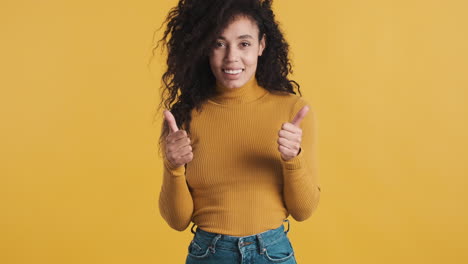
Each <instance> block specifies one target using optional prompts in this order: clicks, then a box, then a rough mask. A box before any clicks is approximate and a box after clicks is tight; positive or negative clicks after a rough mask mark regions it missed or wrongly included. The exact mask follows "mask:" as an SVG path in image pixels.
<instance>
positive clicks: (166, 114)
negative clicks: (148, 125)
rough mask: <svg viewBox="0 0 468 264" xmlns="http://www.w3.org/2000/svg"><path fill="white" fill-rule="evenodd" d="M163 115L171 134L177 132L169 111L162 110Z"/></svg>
mask: <svg viewBox="0 0 468 264" xmlns="http://www.w3.org/2000/svg"><path fill="white" fill-rule="evenodd" d="M163 114H164V119H165V120H166V122H167V124H168V125H169V128H170V130H171V132H177V131H179V128H178V127H177V123H176V120H175V118H174V116H173V115H172V113H171V112H170V111H168V110H164V112H163Z"/></svg>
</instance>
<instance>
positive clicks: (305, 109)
mask: <svg viewBox="0 0 468 264" xmlns="http://www.w3.org/2000/svg"><path fill="white" fill-rule="evenodd" d="M307 112H309V106H307V105H306V106H304V107H302V108H301V110H299V112H297V114H296V116H295V117H294V119H293V121H292V122H291V123H292V124H293V125H295V126H297V127H298V126H299V123H301V121H302V119H303V118H304V117H305V115H306V114H307Z"/></svg>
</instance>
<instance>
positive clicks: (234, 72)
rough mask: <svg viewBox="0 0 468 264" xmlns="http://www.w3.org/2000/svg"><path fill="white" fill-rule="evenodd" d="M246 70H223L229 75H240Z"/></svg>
mask: <svg viewBox="0 0 468 264" xmlns="http://www.w3.org/2000/svg"><path fill="white" fill-rule="evenodd" d="M244 70H245V69H237V70H228V69H223V72H224V73H227V74H233V75H234V74H239V73H241V72H243V71H244Z"/></svg>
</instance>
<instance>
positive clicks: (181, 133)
mask: <svg viewBox="0 0 468 264" xmlns="http://www.w3.org/2000/svg"><path fill="white" fill-rule="evenodd" d="M183 138H188V136H187V132H186V131H185V130H179V131H176V132H174V133H170V134H169V135H168V136H167V137H166V142H168V143H174V142H176V141H177V140H180V139H183Z"/></svg>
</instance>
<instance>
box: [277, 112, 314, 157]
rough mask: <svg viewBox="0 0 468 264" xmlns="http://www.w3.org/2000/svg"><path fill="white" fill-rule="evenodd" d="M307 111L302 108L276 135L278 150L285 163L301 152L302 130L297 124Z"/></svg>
mask: <svg viewBox="0 0 468 264" xmlns="http://www.w3.org/2000/svg"><path fill="white" fill-rule="evenodd" d="M308 111H309V107H308V106H304V107H302V108H301V110H299V112H297V114H296V116H295V117H294V119H293V121H291V123H283V125H282V127H281V130H280V131H279V133H278V135H279V138H278V150H279V152H280V153H281V158H282V159H283V160H285V161H287V160H290V159H292V158H294V157H296V156H297V155H298V154H299V152H300V150H301V141H302V129H301V128H300V127H299V124H300V122H301V121H302V119H303V118H304V117H305V115H306V114H307V112H308Z"/></svg>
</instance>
